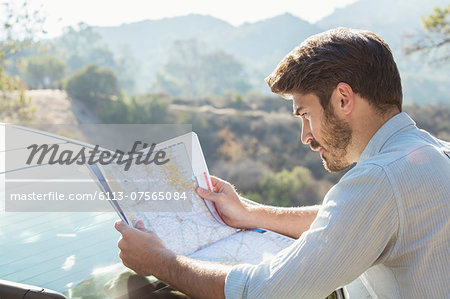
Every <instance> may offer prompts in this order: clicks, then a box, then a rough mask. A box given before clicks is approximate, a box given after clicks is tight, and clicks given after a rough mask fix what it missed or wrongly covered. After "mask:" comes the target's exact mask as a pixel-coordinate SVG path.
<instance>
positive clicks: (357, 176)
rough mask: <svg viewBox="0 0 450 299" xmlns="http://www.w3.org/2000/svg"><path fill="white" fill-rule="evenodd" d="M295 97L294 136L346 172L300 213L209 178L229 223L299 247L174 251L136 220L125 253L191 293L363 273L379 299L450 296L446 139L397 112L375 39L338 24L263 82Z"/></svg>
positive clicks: (384, 52)
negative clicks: (204, 255) (250, 254)
mask: <svg viewBox="0 0 450 299" xmlns="http://www.w3.org/2000/svg"><path fill="white" fill-rule="evenodd" d="M266 81H267V83H268V84H269V86H270V87H271V89H272V91H274V92H275V93H278V94H280V95H283V96H285V97H290V98H292V99H293V108H294V114H295V115H296V116H298V117H300V118H301V121H302V134H301V139H302V142H303V143H305V144H309V145H310V147H311V149H312V150H315V151H319V152H320V156H321V157H322V159H323V162H324V166H325V168H327V169H328V170H329V171H333V172H335V171H341V170H344V169H347V168H349V167H350V166H351V165H352V164H353V163H356V166H355V167H353V168H352V169H351V170H350V171H348V172H347V174H346V175H345V176H344V177H343V178H342V179H341V180H340V181H339V183H338V184H336V185H335V186H334V187H333V188H332V189H331V190H330V191H329V192H328V194H327V195H326V196H325V198H324V201H323V204H322V205H320V206H315V207H306V208H291V209H288V208H275V207H268V206H257V207H252V206H248V205H246V204H244V203H242V202H241V201H240V200H239V197H238V195H237V194H236V192H235V191H234V189H233V187H232V186H231V185H230V184H229V183H227V182H225V181H222V180H220V179H218V178H213V185H214V190H215V192H216V193H212V192H209V191H206V190H203V189H199V190H198V193H199V195H200V196H202V197H203V198H205V199H207V200H211V201H213V202H215V203H216V205H217V207H218V208H219V210H220V212H221V213H222V216H223V218H224V220H225V222H226V223H227V224H229V225H231V226H234V227H239V228H254V227H260V228H265V229H269V230H273V231H276V232H279V233H282V234H285V235H288V236H291V237H294V238H298V239H297V241H296V242H295V243H294V244H293V245H292V246H290V247H289V248H287V249H285V250H283V251H282V252H280V253H279V254H278V255H277V256H275V257H274V258H273V259H272V260H268V261H265V262H263V263H261V264H259V265H237V266H234V267H228V266H223V265H218V264H213V263H204V262H199V261H195V260H192V259H189V258H187V257H184V256H177V255H175V254H173V253H172V252H171V251H169V250H168V249H166V248H165V247H164V244H163V243H162V242H161V240H160V239H159V238H158V237H157V236H156V234H155V233H153V232H148V231H146V230H145V228H144V227H143V225H142V223H141V222H139V223H138V224H137V228H131V227H129V226H127V225H126V224H124V223H123V222H117V223H116V228H117V229H118V230H119V231H120V232H121V233H122V236H123V238H122V240H120V241H119V248H120V249H121V251H120V257H121V258H122V260H123V263H124V265H125V266H127V267H129V268H131V269H133V270H135V271H136V272H137V273H140V274H145V275H149V274H153V275H155V276H156V277H158V278H159V279H161V280H163V281H165V282H167V283H168V284H170V285H171V286H173V287H175V288H176V289H179V290H181V291H183V292H185V293H186V294H188V295H191V296H194V297H205V298H222V297H224V296H226V297H228V298H240V297H248V298H259V297H269V298H273V297H277V298H324V297H326V296H327V295H329V294H330V293H332V292H333V290H335V289H337V288H339V287H341V286H345V285H347V284H349V283H350V282H352V281H354V280H355V279H356V278H358V277H360V278H361V281H363V282H364V285H365V287H366V288H367V291H368V292H369V293H370V294H371V295H372V296H374V297H375V296H377V297H379V298H449V297H450V283H449V281H448V279H449V277H450V266H449V264H448V261H449V260H450V246H449V245H450V241H449V240H450V239H449V236H450V220H449V217H448V215H449V214H450V144H449V143H447V142H444V141H441V140H438V139H436V138H434V137H432V136H430V135H429V134H428V133H426V132H424V131H421V130H418V129H417V127H416V126H415V124H414V122H413V121H412V120H411V119H410V118H409V116H408V115H407V114H405V113H401V109H402V89H401V82H400V75H399V73H398V70H397V66H396V64H395V62H394V60H393V57H392V53H391V50H390V49H389V47H388V45H387V44H386V43H385V42H384V41H383V40H382V39H380V38H379V37H378V36H377V35H375V34H373V33H371V32H368V31H362V30H352V29H346V28H338V29H334V30H330V31H327V32H324V33H322V34H318V35H315V36H312V37H310V38H308V39H307V40H305V41H304V42H303V43H302V44H301V45H300V46H299V47H297V48H295V49H294V50H293V51H292V52H290V53H289V54H288V55H287V56H286V57H285V58H284V59H283V60H282V61H281V62H280V64H279V65H278V66H277V68H276V69H275V71H274V72H273V73H272V74H271V75H270V76H269V77H268V78H267V79H266Z"/></svg>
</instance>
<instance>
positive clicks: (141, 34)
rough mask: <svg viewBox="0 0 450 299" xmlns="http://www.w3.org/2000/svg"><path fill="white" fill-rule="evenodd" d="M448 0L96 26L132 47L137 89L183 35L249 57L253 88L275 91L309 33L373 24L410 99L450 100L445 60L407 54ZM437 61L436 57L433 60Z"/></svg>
mask: <svg viewBox="0 0 450 299" xmlns="http://www.w3.org/2000/svg"><path fill="white" fill-rule="evenodd" d="M445 4H446V1H444V0H413V1H405V0H402V1H394V2H392V1H388V0H381V1H370V0H360V1H357V2H355V3H352V4H350V5H348V6H346V7H344V8H339V9H337V10H336V11H335V12H334V13H333V14H331V15H329V16H328V17H326V18H324V19H322V20H320V21H319V22H317V23H316V24H310V23H308V22H306V21H304V20H302V19H300V18H298V17H296V16H293V15H292V14H289V13H285V14H283V15H279V16H276V17H273V18H270V19H266V20H262V21H259V22H255V23H245V24H243V25H240V26H237V27H236V26H232V25H231V24H229V23H227V22H225V21H222V20H219V19H217V18H214V17H211V16H207V15H195V14H193V15H187V16H180V17H174V18H165V19H161V20H147V21H141V22H137V23H130V24H122V25H121V26H116V27H96V28H95V29H96V30H97V31H98V32H99V33H100V34H101V36H102V37H103V40H104V42H105V43H106V44H107V45H108V46H109V47H110V48H111V49H113V50H114V51H116V52H120V51H121V49H123V48H124V47H128V49H130V51H131V53H132V55H134V56H135V58H136V60H137V61H140V69H139V70H136V71H135V74H134V75H135V80H136V81H137V89H136V92H147V91H151V90H149V86H150V83H151V82H152V80H153V79H154V78H155V77H154V76H155V72H156V71H157V70H159V69H161V68H162V66H163V65H164V64H166V63H167V62H168V59H169V54H170V53H172V54H174V53H175V55H176V53H177V52H176V49H175V48H173V45H174V42H175V41H177V40H188V39H197V40H199V41H201V42H202V43H203V45H204V47H205V48H208V49H210V50H215V49H220V50H222V51H224V52H226V53H230V54H232V55H233V56H235V57H236V58H237V59H238V60H239V61H240V62H242V63H243V65H244V67H245V70H246V73H247V76H248V78H249V80H250V82H251V83H252V84H253V86H252V87H253V89H256V90H258V91H260V92H263V93H269V92H270V91H269V90H268V88H267V87H266V85H265V83H264V77H266V76H267V75H268V74H269V73H270V72H271V71H272V70H273V69H274V68H275V66H276V65H277V63H278V62H279V61H280V59H282V57H284V55H285V54H287V52H288V51H290V50H291V49H292V48H293V47H295V46H296V45H298V44H299V43H300V42H301V41H303V40H304V39H305V38H307V37H308V36H310V35H312V34H315V33H319V32H321V31H324V30H326V29H329V28H333V27H338V26H347V27H354V28H363V29H369V30H371V31H374V32H376V33H378V34H380V35H381V36H382V37H383V38H384V39H385V40H386V41H387V42H388V43H389V44H390V46H391V48H392V49H393V53H394V56H395V58H396V60H397V64H398V66H399V69H400V72H401V75H402V80H403V86H404V95H405V97H404V98H405V103H430V102H433V103H437V102H445V103H450V97H449V96H448V94H449V92H448V87H447V86H449V85H450V75H449V73H448V72H446V71H445V65H444V66H441V65H437V64H433V63H432V58H426V57H425V56H423V55H421V54H416V55H412V56H405V55H404V53H403V47H404V42H405V35H406V34H410V33H414V32H420V31H421V30H422V29H421V21H420V20H421V17H422V16H424V15H426V14H429V13H431V12H432V10H433V8H434V7H436V6H443V5H445ZM430 61H431V63H430Z"/></svg>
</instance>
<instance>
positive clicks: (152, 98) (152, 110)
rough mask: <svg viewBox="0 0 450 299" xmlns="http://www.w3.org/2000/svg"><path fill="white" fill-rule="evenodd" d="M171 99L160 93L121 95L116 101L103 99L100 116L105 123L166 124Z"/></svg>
mask: <svg viewBox="0 0 450 299" xmlns="http://www.w3.org/2000/svg"><path fill="white" fill-rule="evenodd" d="M169 105H170V99H169V98H167V97H165V96H159V95H140V96H134V97H132V98H131V99H126V98H125V97H123V96H119V98H118V99H117V100H114V101H103V102H102V103H101V105H100V108H101V109H100V117H101V119H102V120H103V122H105V123H115V124H119V123H120V124H164V123H167V118H168V115H169Z"/></svg>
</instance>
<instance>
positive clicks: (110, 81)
mask: <svg viewBox="0 0 450 299" xmlns="http://www.w3.org/2000/svg"><path fill="white" fill-rule="evenodd" d="M66 91H67V93H68V94H69V96H71V97H72V98H76V99H78V100H81V101H84V102H85V103H87V104H88V105H90V106H93V107H97V105H98V104H99V103H100V102H102V101H106V100H112V99H113V98H114V97H117V96H118V95H119V93H120V87H119V82H118V80H117V77H116V75H115V74H114V72H113V71H112V70H110V69H107V68H101V67H99V66H97V65H88V66H86V67H84V68H83V69H81V70H79V71H77V72H75V73H74V74H73V75H72V76H71V77H70V78H69V80H68V81H67V86H66Z"/></svg>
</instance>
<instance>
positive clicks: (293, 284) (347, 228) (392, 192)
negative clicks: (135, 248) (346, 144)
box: [225, 113, 450, 298]
mask: <svg viewBox="0 0 450 299" xmlns="http://www.w3.org/2000/svg"><path fill="white" fill-rule="evenodd" d="M449 215H450V143H448V142H444V141H441V140H439V139H436V138H434V137H432V136H431V135H429V134H428V133H427V132H425V131H422V130H419V129H418V128H417V127H416V126H415V123H414V121H413V120H412V119H411V118H410V117H409V116H408V115H407V114H406V113H400V114H397V115H396V116H394V117H393V118H391V119H390V120H389V121H387V122H386V123H385V124H384V125H383V126H382V127H381V128H380V129H379V130H378V131H377V132H376V134H375V135H374V136H373V137H372V139H371V140H370V142H369V143H368V144H367V146H366V148H365V149H364V152H363V153H362V154H361V157H360V159H359V161H358V163H357V165H356V166H355V167H354V168H353V169H351V170H350V171H349V172H348V173H347V174H346V175H345V176H344V177H342V179H341V180H340V181H339V183H338V184H336V185H335V186H334V187H333V188H332V189H331V190H330V191H329V192H328V194H327V195H326V196H325V199H324V201H323V204H322V206H321V208H320V210H319V212H318V215H317V218H316V219H315V221H314V222H313V223H312V225H311V227H310V229H309V230H308V231H307V232H305V233H303V234H302V236H301V237H300V238H299V239H298V240H296V241H295V243H294V244H293V245H292V246H290V247H288V248H286V249H284V250H283V251H281V252H280V253H279V254H278V255H277V256H275V257H274V258H273V259H271V260H268V261H264V262H263V263H261V264H259V265H246V264H244V265H237V266H235V267H233V268H232V270H231V271H230V273H229V274H228V276H227V279H226V283H225V295H226V297H227V298H241V297H243V298H247V297H248V298H262V297H268V298H324V297H326V296H327V295H329V294H330V293H331V292H332V291H333V290H335V289H337V288H338V287H341V286H345V285H347V284H349V283H350V282H352V281H353V280H355V279H356V278H358V277H359V278H360V281H362V282H363V283H364V285H365V287H366V289H367V292H368V293H369V294H370V295H371V296H372V297H375V298H450V218H449Z"/></svg>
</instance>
